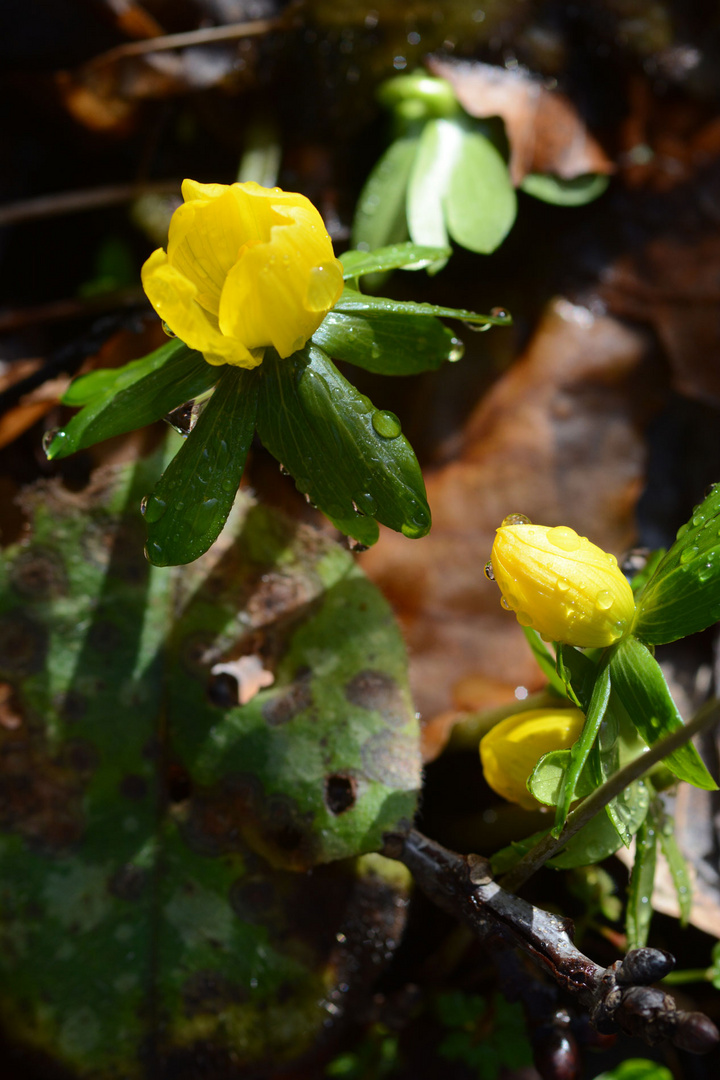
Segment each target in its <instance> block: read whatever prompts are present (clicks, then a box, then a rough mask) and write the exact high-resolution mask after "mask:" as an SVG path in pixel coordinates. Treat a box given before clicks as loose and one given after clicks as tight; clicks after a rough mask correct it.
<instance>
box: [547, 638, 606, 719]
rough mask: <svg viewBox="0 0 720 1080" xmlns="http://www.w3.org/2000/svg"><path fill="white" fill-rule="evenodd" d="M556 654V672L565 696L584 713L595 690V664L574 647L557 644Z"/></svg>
mask: <svg viewBox="0 0 720 1080" xmlns="http://www.w3.org/2000/svg"><path fill="white" fill-rule="evenodd" d="M556 654H557V672H558V675H559V677H560V679H561V680H562V682H563V685H564V688H565V692H566V693H567V696H568V697H569V698H570V700H571V701H574V702H575V704H576V705H577V707H578V708H579V709H582V711H583V712H584V713H586V712H587V711H588V709H589V707H590V699H591V698H592V693H593V690H594V688H595V680H596V678H597V664H596V663H595V662H594V661H593V660H591V659H590V657H589V656H587V655H586V654H585V653H584V652H582V651H581V650H580V649H576V648H575V646H574V645H563V644H562V643H560V642H558V644H557V647H556Z"/></svg>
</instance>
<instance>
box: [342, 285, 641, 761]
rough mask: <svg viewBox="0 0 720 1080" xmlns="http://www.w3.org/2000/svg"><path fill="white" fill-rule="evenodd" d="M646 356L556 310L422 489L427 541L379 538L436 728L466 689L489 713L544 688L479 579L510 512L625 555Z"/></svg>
mask: <svg viewBox="0 0 720 1080" xmlns="http://www.w3.org/2000/svg"><path fill="white" fill-rule="evenodd" d="M646 346H647V340H646V338H645V336H644V334H642V333H641V332H639V331H637V330H633V329H630V328H628V327H626V326H624V325H623V324H622V323H620V322H618V321H617V320H616V319H612V318H609V317H607V316H604V315H593V313H592V312H591V311H590V310H588V309H587V308H585V307H581V306H577V305H573V304H571V303H570V302H569V301H567V300H564V299H560V300H556V301H555V302H553V303H552V304H551V305H550V306H549V308H548V309H547V311H546V313H545V315H544V317H543V319H542V320H541V322H540V325H539V326H538V328H537V330H536V332H535V334H534V336H533V338H532V340H531V341H530V344H529V346H528V348H527V351H526V353H525V355H524V356H523V357H522V358H521V359H520V360H518V361H517V363H516V364H515V365H514V366H513V367H512V368H511V369H510V370H509V371H508V372H507V373H506V374H505V375H503V376H502V377H501V378H500V379H499V380H498V382H497V383H496V384H495V386H494V387H493V388H492V389H491V390H490V392H489V393H488V394H487V395H486V396H485V397H484V398H483V399H482V400H481V402H480V404H479V405H478V406H477V408H476V410H475V412H474V413H473V414H472V416H471V417H470V420H469V422H468V424H467V426H466V428H465V432H464V443H463V448H462V450H461V452H460V454H459V456H458V459H457V460H455V461H453V462H451V463H450V464H448V465H447V466H444V467H443V468H441V469H439V470H437V471H436V472H434V473H431V474H430V475H428V476H427V477H426V481H427V491H428V498H429V502H430V506H431V508H432V512H433V528H432V532H431V533H430V535H429V536H427V537H425V538H424V539H423V540H421V541H409V540H407V539H405V538H404V537H401V536H398V535H397V534H394V533H390V532H388V531H384V534H383V537H382V540H381V542H380V543H379V544H378V545H377V546H376V547H375V548H373V549H372V550H371V551H369V552H367V554H365V555H363V556H362V565H363V567H364V569H365V570H366V572H367V573H368V574H369V576H370V577H371V578H372V579H373V580H374V581H375V582H377V583H378V584H379V585H380V587H381V588H382V589H383V591H384V592H385V594H386V596H388V597H389V598H390V600H391V603H392V604H393V605H394V607H395V610H396V612H397V614H398V615H399V618H400V620H401V623H402V625H403V628H404V631H405V634H406V639H407V642H408V646H409V650H410V678H411V686H412V689H413V693H414V697H415V701H416V703H417V705H418V708H419V709H420V710H421V712H422V714H423V715H424V716H425V718H426V719H427V720H431V719H432V718H433V717H435V716H436V715H437V714H438V713H445V712H446V711H447V710H448V709H449V708H451V707H452V706H455V707H457V702H458V700H460V701H463V702H464V703H465V704H467V690H468V688H469V687H470V686H471V685H474V687H475V692H476V695H477V696H476V699H475V707H476V708H482V707H489V706H491V705H494V704H497V702H498V694H499V690H498V683H505V684H506V686H507V688H508V695H507V697H508V699H509V698H510V696H511V695H513V694H514V691H515V688H516V687H518V686H522V687H525V689H527V690H528V691H530V692H532V691H533V690H535V689H536V688H538V687H539V686H540V685H542V683H543V682H544V680H543V678H542V676H541V675H540V672H539V670H538V668H537V667H536V666H535V662H534V660H533V659H532V656H531V653H530V650H529V649H528V648H527V645H526V643H525V639H524V636H523V634H522V631H521V629H520V627H519V626H518V624H517V622H516V620H515V618H514V616H513V615H512V614H510V613H509V612H506V611H504V610H503V609H502V608H501V606H500V594H499V591H498V589H497V586H496V585H494V584H493V583H492V582H490V581H488V580H487V579H486V577H485V575H484V573H483V567H484V565H485V563H486V562H487V560H488V558H489V557H490V549H491V547H492V542H493V536H494V530H495V529H496V528H497V527H498V526H499V525H500V522H501V521H502V519H503V518H504V517H505V516H506V515H507V514H509V513H523V514H527V515H528V516H529V517H530V518H531V520H533V521H537V522H539V523H542V524H547V525H554V524H567V525H570V526H572V527H573V528H575V529H577V530H578V532H580V533H581V534H582V535H587V536H589V537H590V538H591V539H592V540H593V541H594V542H595V543H597V544H599V545H600V546H601V547H603V548H605V549H606V550H608V551H613V552H615V553H616V554H618V555H621V554H622V552H623V551H624V550H625V549H627V548H628V547H630V546H631V544H632V542H633V539H634V535H635V524H634V509H635V503H636V500H637V498H638V496H639V494H640V491H641V490H642V486H643V467H644V446H643V441H642V437H641V434H640V432H639V431H638V419H639V417H638V408H639V407H641V408H642V407H643V406H639V405H638V395H636V393H635V379H636V378H637V377H638V373H639V369H640V365H641V363H642V360H643V357H644V355H645V350H646ZM478 676H479V677H480V679H483V680H488V682H486V683H484V684H483V683H482V682H481V681H479V680H478ZM472 679H474V680H476V681H475V682H474V684H473V683H471V682H469V681H468V680H472ZM483 687H484V689H483ZM500 696H501V697H502V695H500ZM435 749H436V747H435Z"/></svg>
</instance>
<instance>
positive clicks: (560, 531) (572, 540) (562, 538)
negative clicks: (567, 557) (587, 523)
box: [547, 525, 580, 551]
mask: <svg viewBox="0 0 720 1080" xmlns="http://www.w3.org/2000/svg"><path fill="white" fill-rule="evenodd" d="M547 538H548V541H549V543H551V544H552V546H553V547H556V548H559V549H560V551H577V549H578V548H579V547H580V537H579V536H578V534H577V533H576V532H575V530H574V529H570V528H568V526H567V525H558V526H557V527H556V528H554V529H548V531H547Z"/></svg>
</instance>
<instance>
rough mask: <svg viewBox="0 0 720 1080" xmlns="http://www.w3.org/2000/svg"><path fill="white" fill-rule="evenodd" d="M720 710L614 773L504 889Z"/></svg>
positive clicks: (702, 712) (706, 711) (716, 705)
mask: <svg viewBox="0 0 720 1080" xmlns="http://www.w3.org/2000/svg"><path fill="white" fill-rule="evenodd" d="M719 711H720V701H719V700H718V699H717V698H713V700H712V701H708V702H706V703H705V705H703V706H702V708H701V709H699V710H698V712H697V713H696V714H695V716H694V717H693V719H692V720H690V721H689V722H688V723H687V724H685V725H684V727H682V728H679V729H678V730H677V731H673V732H672V733H671V734H670V735H667V736H666V737H665V738H664V739H660V740H659V741H658V742H656V743H655V745H654V746H652V747H651V748H650V749H649V750H648V751H647V752H646V753H644V754H641V755H640V757H637V758H635V760H634V761H630V762H628V764H627V765H625V766H623V768H622V769H619V770H618V772H616V773H614V774H613V776H611V777H610V778H609V779H608V780H606V781H605V783H604V784H603V785H602V786H601V787H599V788H598V789H597V791H594V792H593V793H592V795H588V797H587V799H584V800H583V801H582V802H581V803H580V805H579V806H578V807H577V808H576V809H575V810H573V811H572V813H571V814H569V815H568V818H567V821H566V822H565V827H564V829H563V831H562V832H561V833H560V835H559V836H558V837H557V839H555V838H554V837H553V836H550V835H547V836H544V837H543V839H542V840H540V841H539V842H538V843H537V844H536V845H535V847H533V848H531V849H530V851H528V853H527V855H524V856H523V858H522V859H521V860H520V862H518V863H517V865H516V866H514V867H513V868H512V870H510V871H508V873H507V874H505V876H504V877H503V878H501V880H500V884H501V885H502V887H503V888H504V889H507V890H508V892H515V891H516V890H517V889H518V888H519V887H520V886H521V885H524V884H525V882H526V881H527V880H528V878H530V877H532V875H533V874H534V873H535V872H536V871H537V870H539V869H540V868H541V867H542V866H544V865H545V863H546V862H547V861H548V859H552V857H553V855H555V854H557V852H558V851H560V849H561V848H562V847H564V846H565V844H567V842H568V840H570V838H571V837H573V836H575V834H576V833H578V832H580V829H582V828H583V826H584V825H587V823H588V822H589V821H590V820H591V819H592V818H594V817H595V815H596V814H599V813H600V811H601V810H602V809H604V807H605V806H607V804H608V803H609V802H610V800H611V799H614V798H615V796H616V795H619V794H620V792H621V791H624V790H625V788H626V787H627V786H628V784H631V783H632V782H633V780H638V779H639V778H640V777H641V776H644V774H645V773H646V772H648V771H649V770H650V769H651V768H653V766H654V765H657V763H658V762H659V761H662V759H663V758H664V757H667V755H668V754H672V753H673V752H674V751H675V750H679V748H680V747H681V746H685V744H686V743H688V742H689V741H690V740H691V739H692V738H693V736H694V735H698V734H699V733H700V732H701V731H705V730H706V729H707V728H709V727H711V726H712V724H714V723H715V722H716V720H717V717H718V712H719Z"/></svg>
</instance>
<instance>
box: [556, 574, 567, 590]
mask: <svg viewBox="0 0 720 1080" xmlns="http://www.w3.org/2000/svg"><path fill="white" fill-rule="evenodd" d="M569 588H570V582H569V581H568V579H567V578H564V577H561V578H558V580H557V591H558V592H562V593H565V592H567V591H568V589H569Z"/></svg>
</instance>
